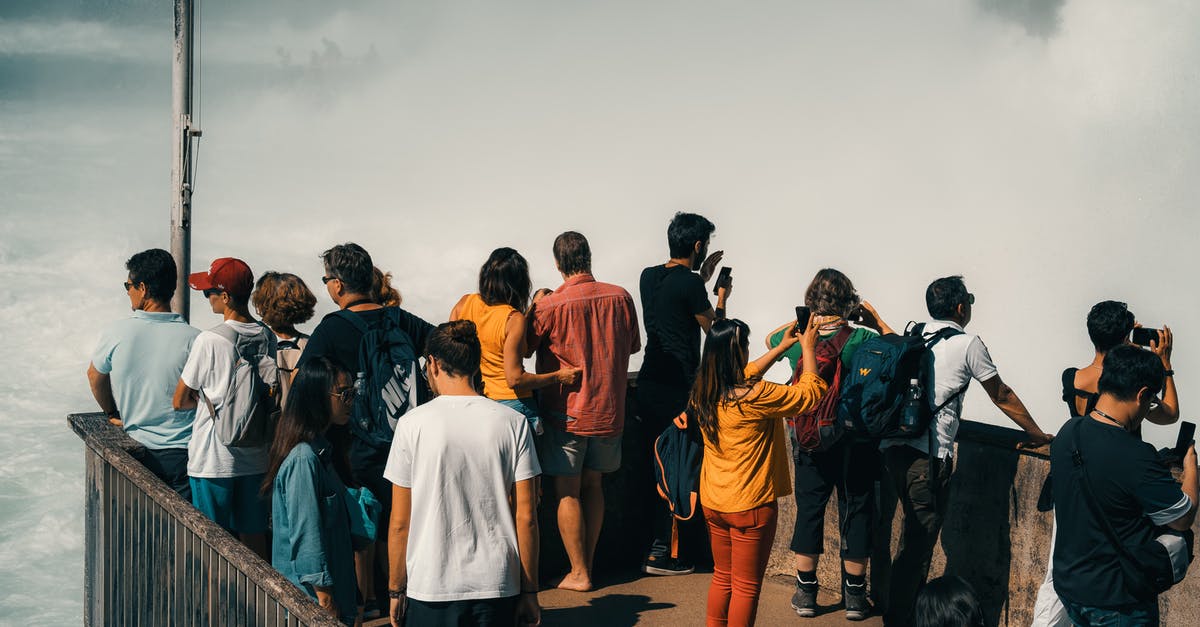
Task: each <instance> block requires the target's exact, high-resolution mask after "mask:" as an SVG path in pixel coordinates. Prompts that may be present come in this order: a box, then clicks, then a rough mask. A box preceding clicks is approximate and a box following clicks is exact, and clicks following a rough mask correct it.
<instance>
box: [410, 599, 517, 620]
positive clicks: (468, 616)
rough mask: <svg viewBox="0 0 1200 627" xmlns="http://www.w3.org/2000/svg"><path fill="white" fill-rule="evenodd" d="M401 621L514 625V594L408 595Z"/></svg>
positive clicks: (515, 614)
mask: <svg viewBox="0 0 1200 627" xmlns="http://www.w3.org/2000/svg"><path fill="white" fill-rule="evenodd" d="M404 624H405V625H408V626H409V627H515V626H516V624H517V597H503V598H500V599H471V600H469V601H442V602H430V601H418V600H416V599H409V600H408V611H407V612H405V614H404Z"/></svg>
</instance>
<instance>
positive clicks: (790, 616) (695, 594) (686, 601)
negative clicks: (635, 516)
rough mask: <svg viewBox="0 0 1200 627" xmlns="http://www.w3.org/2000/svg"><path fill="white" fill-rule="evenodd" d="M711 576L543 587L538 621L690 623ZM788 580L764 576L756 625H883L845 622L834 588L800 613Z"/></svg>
mask: <svg viewBox="0 0 1200 627" xmlns="http://www.w3.org/2000/svg"><path fill="white" fill-rule="evenodd" d="M711 577H712V575H710V574H708V573H696V574H692V575H683V576H677V577H649V576H639V575H635V574H631V575H629V576H627V577H624V578H620V579H617V580H614V581H609V582H601V583H602V584H605V585H604V586H603V587H601V588H600V589H598V590H593V591H592V592H587V593H580V592H569V591H563V590H553V589H552V590H544V591H542V593H541V594H539V595H538V598H539V600H540V601H541V603H542V625H544V626H546V627H556V626H563V627H582V626H585V625H586V626H591V625H597V626H600V625H603V626H604V627H627V626H630V625H639V626H641V625H664V626H667V625H669V626H671V627H684V626H687V627H691V626H693V625H704V602H705V599H706V598H707V596H708V582H709V580H710V579H711ZM792 591H793V585H792V583H791V582H790V581H786V582H781V581H778V580H768V581H766V582H764V583H763V591H762V597H761V598H760V599H759V604H758V621H757V624H758V625H763V626H765V627H773V626H774V625H796V626H801V627H809V626H811V627H821V626H825V625H849V624H857V625H882V624H883V621H882V620H881V619H880V618H879V617H878V616H872V617H870V618H868V619H867V620H865V621H862V622H859V623H849V622H848V621H846V618H845V614H844V613H843V612H842V607H841V605H840V602H841V599H840V598H839V597H838V596H837V595H836V594H834V593H831V592H828V591H825V590H822V591H821V596H820V597H819V603H820V604H821V608H820V609H819V610H818V612H819V615H818V616H817V617H816V618H808V619H805V618H800V617H799V616H796V613H795V612H794V611H792V608H791V604H790V603H791V598H792Z"/></svg>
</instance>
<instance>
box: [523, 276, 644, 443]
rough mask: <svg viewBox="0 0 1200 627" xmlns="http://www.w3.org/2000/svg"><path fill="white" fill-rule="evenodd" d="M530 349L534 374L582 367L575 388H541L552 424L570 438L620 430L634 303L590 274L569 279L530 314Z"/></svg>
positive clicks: (634, 335) (637, 343)
mask: <svg viewBox="0 0 1200 627" xmlns="http://www.w3.org/2000/svg"><path fill="white" fill-rule="evenodd" d="M529 326H530V330H529V334H528V337H529V346H530V347H531V348H534V349H536V350H537V371H538V372H539V373H545V372H554V371H555V370H558V369H559V368H562V367H563V366H572V367H575V368H582V369H583V372H581V373H580V376H579V380H578V381H577V382H576V384H575V385H571V386H564V385H558V384H556V385H551V386H548V387H545V388H542V390H541V393H540V396H539V398H538V405H539V407H540V408H541V409H543V410H545V412H559V413H563V414H566V415H568V416H570V417H571V418H574V420H572V421H570V422H569V423H567V422H564V421H562V420H561V417H560V416H552V415H547V413H543V418H547V419H548V422H550V424H551V425H553V426H556V427H558V428H559V429H563V430H566V431H569V432H571V433H573V434H575V435H581V436H589V437H611V436H616V435H620V434H621V429H622V428H623V427H624V426H625V391H626V387H627V383H628V378H629V356H630V355H631V354H633V353H636V352H638V351H639V350H641V348H642V345H641V344H642V341H641V334H640V333H639V331H638V319H637V310H636V309H635V308H634V306H633V298H632V297H630V295H629V292H626V291H625V290H624V289H622V288H621V287H619V286H616V285H612V284H609V283H600V282H598V281H596V279H595V278H593V277H592V275H591V274H587V273H584V274H577V275H574V276H571V277H570V278H568V279H567V280H566V281H565V282H563V284H562V285H561V286H559V288H558V289H556V290H554V292H553V293H551V294H548V295H546V296H545V297H544V298H542V299H541V300H540V301H538V304H537V305H536V306H535V307H534V308H533V310H532V311H531V312H530V314H529Z"/></svg>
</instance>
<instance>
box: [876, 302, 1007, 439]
mask: <svg viewBox="0 0 1200 627" xmlns="http://www.w3.org/2000/svg"><path fill="white" fill-rule="evenodd" d="M946 327H950V328H952V329H957V330H959V331H962V330H963V328H962V327H961V326H959V325H958V324H956V323H954V322H950V321H948V320H934V321H932V322H926V323H925V333H926V334H930V333H933V332H935V331H939V330H941V329H944V328H946ZM930 350H931V351H932V352H933V387H934V390H933V404H934V406H935V407H936V406H938V405H941V404H942V403H945V402H946V399H948V398H950V397H951V396H952V395H953V394H954V393H955V392H958V391H959V390H960V389H962V388H963V387H964V386H966V385H967V384H969V383H970V382H971V379H975V380H976V381H981V382H982V381H987V380H988V379H991V378H992V377H994V376H996V364H994V363H992V356H991V355H989V354H988V349H987V347H986V346H984V345H983V340H981V339H979V336H978V335H971V334H969V333H963V334H962V335H955V336H954V337H951V338H947V339H944V340H942V341H940V342H938V343H937V344H934V345H933V348H931V349H930ZM964 396H966V392H964V393H962V394H960V395H959V396H958V398H956V399H954V401H953V402H951V403H949V404H948V405H946V407H945V408H943V409H942V411H940V412H938V415H937V416H935V417H934V419H933V426H934V427H935V431H934V433H935V434H936V436H937V456H938V457H939V458H942V459H945V458H947V457H950V456H951V455H952V454H953V453H954V438H955V437H956V436H957V435H958V423H959V417H960V416H961V414H962V406H963V397H964ZM901 444H906V445H908V446H911V447H913V448H915V449H917V450H919V451H921V452H922V453H926V454H928V453H929V438H928V436H920V437H916V438H912V439H890V440H884V441H883V442H882V443H881V444H880V445H879V448H888V447H889V446H897V445H901Z"/></svg>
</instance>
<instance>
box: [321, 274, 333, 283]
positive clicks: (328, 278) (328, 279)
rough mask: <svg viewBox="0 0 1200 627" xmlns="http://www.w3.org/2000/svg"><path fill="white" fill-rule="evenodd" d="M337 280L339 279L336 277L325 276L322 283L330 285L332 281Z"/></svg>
mask: <svg viewBox="0 0 1200 627" xmlns="http://www.w3.org/2000/svg"><path fill="white" fill-rule="evenodd" d="M336 278H337V277H335V276H323V277H321V282H322V283H325V284H327V285H328V284H329V282H330V281H332V280H334V279H336Z"/></svg>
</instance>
